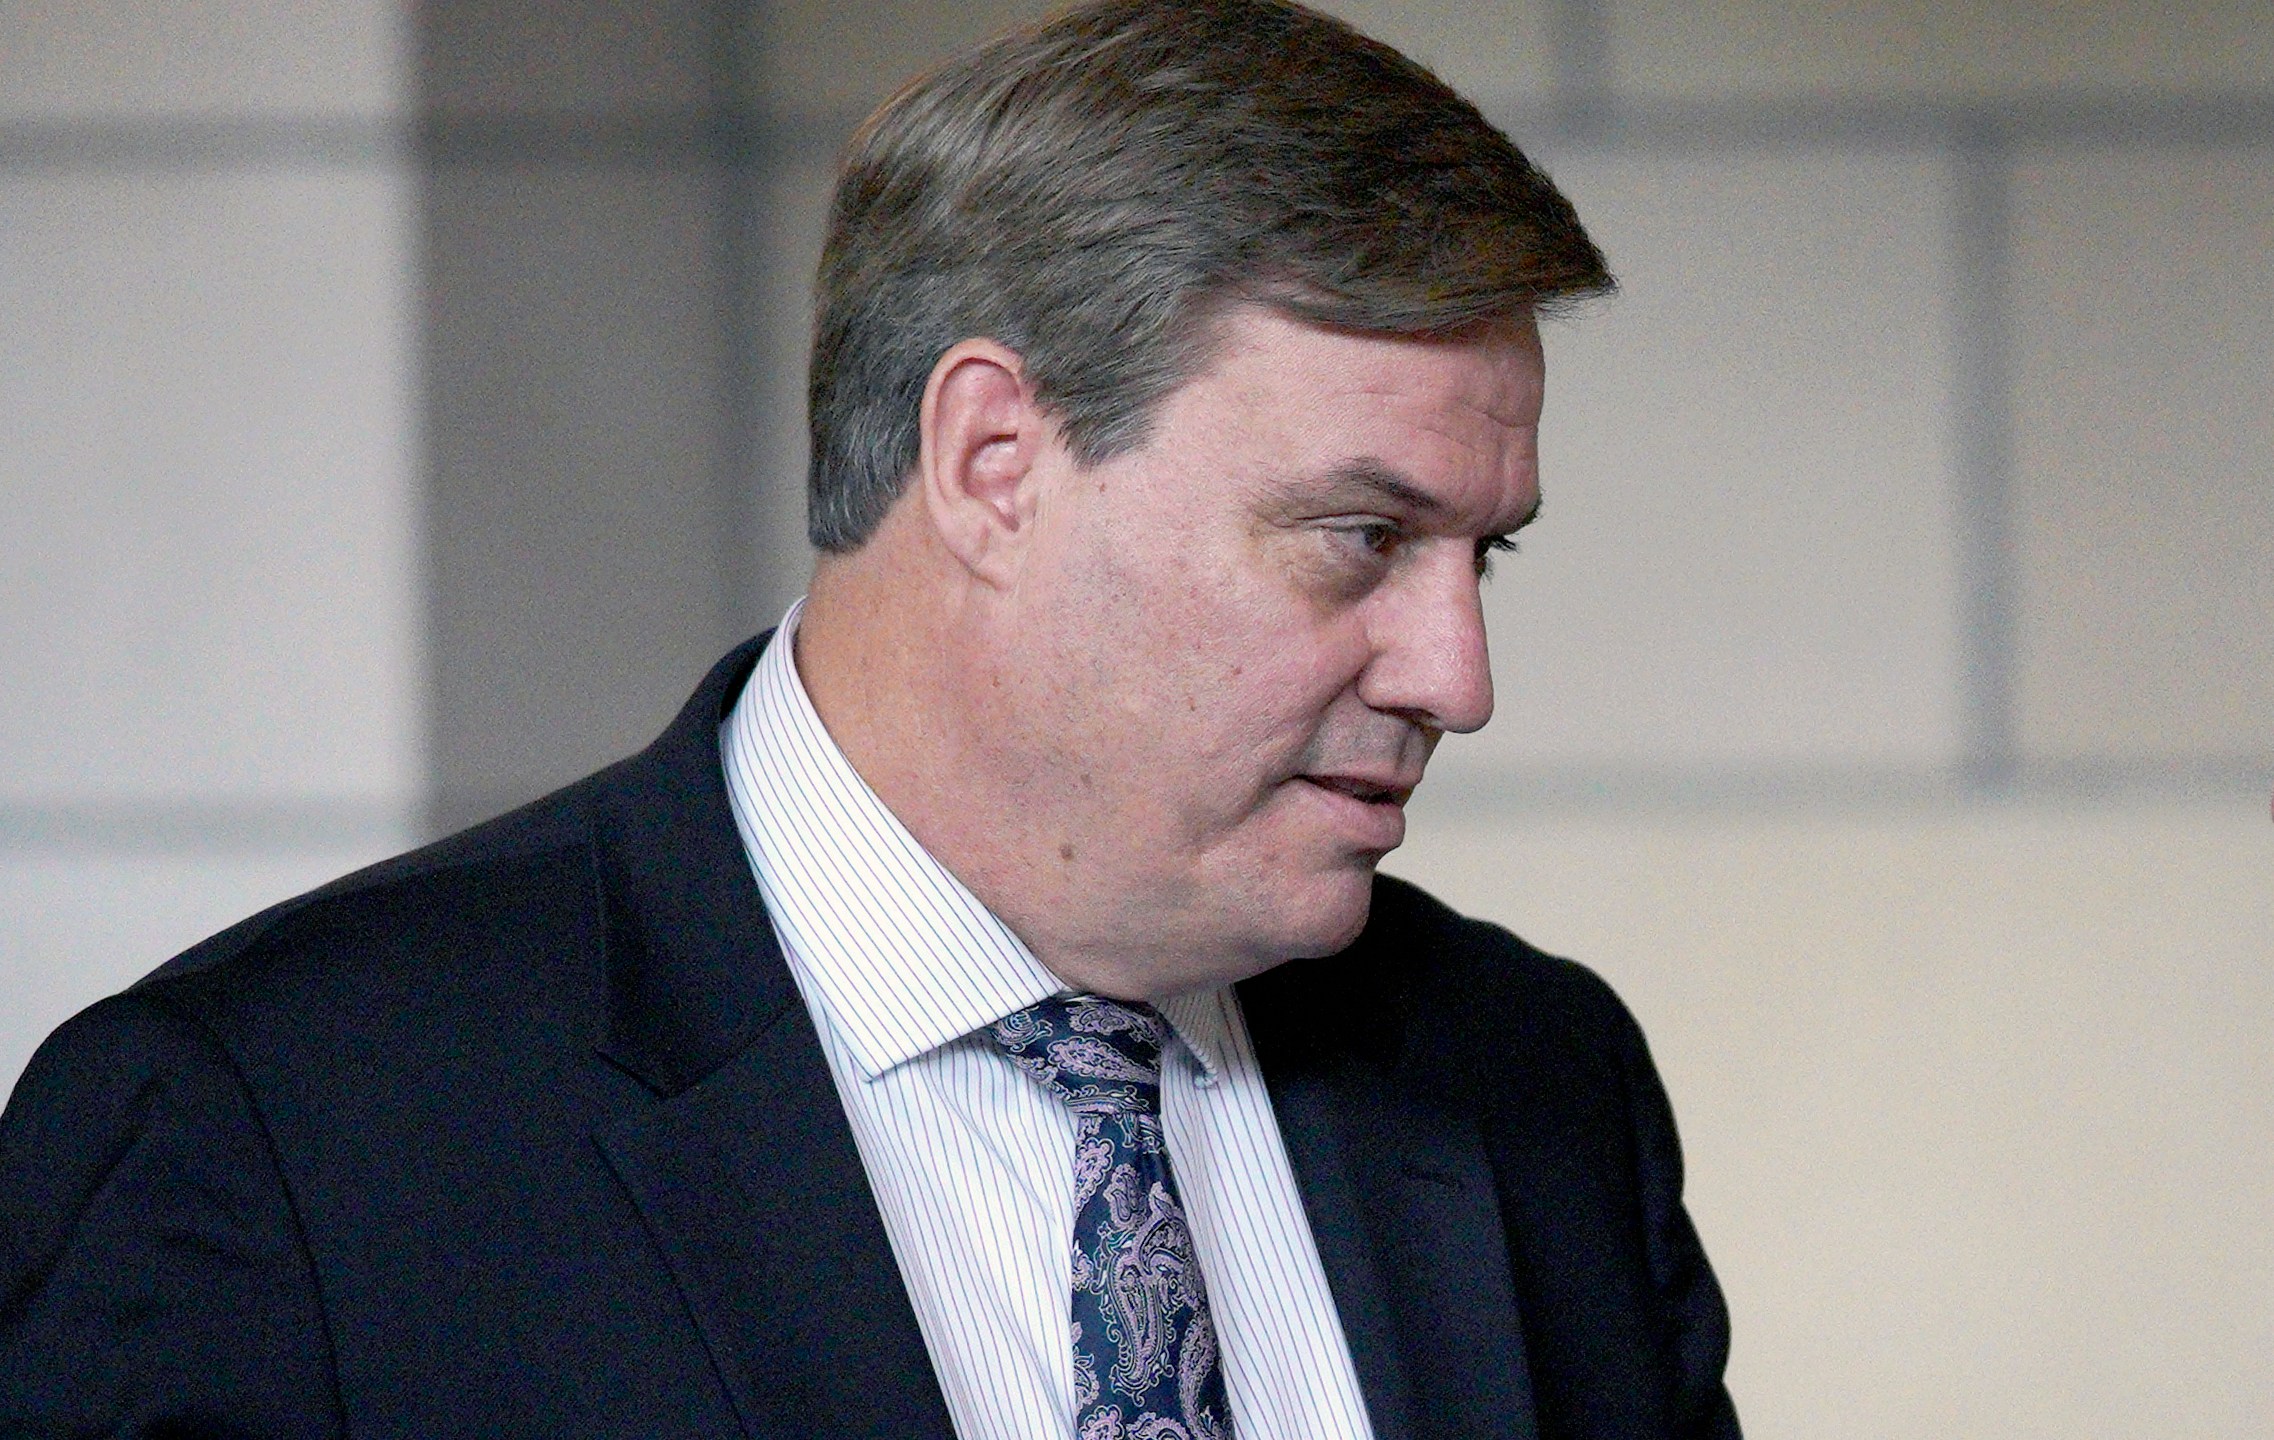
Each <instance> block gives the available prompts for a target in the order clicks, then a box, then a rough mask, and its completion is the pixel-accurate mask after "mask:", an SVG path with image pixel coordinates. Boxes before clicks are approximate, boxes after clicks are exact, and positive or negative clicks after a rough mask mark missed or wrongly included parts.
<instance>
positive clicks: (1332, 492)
mask: <svg viewBox="0 0 2274 1440" xmlns="http://www.w3.org/2000/svg"><path fill="white" fill-rule="evenodd" d="M1324 479H1325V482H1326V483H1325V485H1324V487H1323V498H1326V499H1328V500H1331V501H1332V502H1333V503H1335V504H1338V505H1339V504H1350V503H1354V502H1357V501H1360V500H1372V501H1376V502H1381V503H1386V504H1390V505H1395V506H1400V507H1403V508H1404V509H1407V510H1411V511H1413V512H1415V513H1417V514H1420V515H1426V516H1437V515H1442V514H1444V513H1445V510H1446V505H1445V502H1444V501H1442V500H1440V499H1438V498H1437V497H1436V496H1434V495H1432V494H1430V493H1429V492H1428V491H1426V490H1424V489H1422V488H1421V487H1420V486H1418V485H1416V484H1414V483H1413V482H1412V481H1410V480H1408V479H1406V478H1405V477H1404V476H1402V475H1400V474H1398V473H1397V472H1396V471H1395V470H1392V469H1391V468H1390V467H1389V466H1388V465H1385V464H1383V463H1382V462H1381V461H1380V460H1377V459H1375V458H1374V457H1373V456H1371V455H1368V456H1363V457H1361V458H1359V459H1356V460H1345V461H1343V462H1342V463H1341V464H1339V465H1336V466H1335V467H1334V468H1332V469H1330V470H1328V471H1327V472H1326V475H1325V477H1324ZM1314 498H1318V497H1314Z"/></svg>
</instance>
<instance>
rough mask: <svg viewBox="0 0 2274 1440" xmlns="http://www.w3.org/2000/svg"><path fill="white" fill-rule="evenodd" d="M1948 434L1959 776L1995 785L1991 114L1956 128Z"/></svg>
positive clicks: (2004, 718) (2009, 717)
mask: <svg viewBox="0 0 2274 1440" xmlns="http://www.w3.org/2000/svg"><path fill="white" fill-rule="evenodd" d="M1953 138H1954V144H1953V146H1952V156H1953V163H1954V166H1955V169H1956V176H1955V178H1956V181H1957V184H1956V194H1955V196H1954V201H1955V203H1954V206H1953V220H1954V226H1953V229H1954V232H1955V233H1954V235H1953V237H1952V242H1953V243H1952V250H1953V260H1954V264H1955V269H1956V272H1957V273H1956V276H1955V277H1954V278H1955V294H1956V316H1955V324H1956V332H1957V333H1956V335H1955V336H1954V337H1953V338H1954V341H1955V344H1954V346H1953V350H1954V354H1955V374H1954V375H1953V377H1952V388H1953V392H1954V398H1955V405H1954V410H1955V433H1954V434H1953V436H1952V440H1953V444H1952V447H1951V449H1952V463H1953V465H1954V467H1955V469H1956V472H1957V473H1956V476H1955V478H1956V481H1957V495H1958V522H1959V523H1958V540H1959V581H1960V594H1961V605H1962V607H1963V608H1962V618H1961V645H1962V647H1963V648H1962V654H1963V657H1964V673H1963V677H1962V684H1963V686H1964V706H1965V713H1964V717H1963V730H1962V735H1963V750H1962V753H1961V757H1960V762H1959V767H1960V777H1959V778H1960V780H1961V781H1962V783H1964V784H1965V785H1967V786H1968V787H1969V788H1971V789H1974V790H1977V791H1984V792H1995V791H2002V790H2006V789H2009V788H2011V787H2012V785H2013V784H2014V782H2015V780H2016V778H2017V773H2018V769H2019V745H2018V742H2017V740H2016V736H2015V723H2014V695H2013V686H2014V657H2015V634H2014V626H2015V601H2016V597H2015V595H2014V585H2015V576H2014V534H2013V496H2012V490H2013V377H2012V374H2011V365H2012V360H2011V354H2010V349H2009V345H2010V340H2009V336H2010V331H2011V326H2012V317H2011V308H2012V297H2011V294H2010V276H2011V270H2012V235H2011V216H2010V207H2011V195H2010V192H2011V187H2012V158H2011V147H2010V144H2009V141H2008V139H2007V137H2006V135H2005V132H2004V129H2003V127H2001V126H2000V125H1999V123H1998V122H1997V121H1996V120H1995V119H1994V118H1992V117H1989V116H1983V115H1969V116H1966V117H1964V118H1962V119H1961V121H1960V122H1959V124H1958V125H1957V127H1956V133H1955V135H1954V137H1953Z"/></svg>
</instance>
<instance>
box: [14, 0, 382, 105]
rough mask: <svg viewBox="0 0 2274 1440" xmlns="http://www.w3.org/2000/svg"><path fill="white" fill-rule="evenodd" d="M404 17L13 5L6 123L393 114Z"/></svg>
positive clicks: (288, 4) (356, 0) (372, 11)
mask: <svg viewBox="0 0 2274 1440" xmlns="http://www.w3.org/2000/svg"><path fill="white" fill-rule="evenodd" d="M403 18H404V17H403V15H402V13H401V10H400V7H399V6H398V5H396V4H394V3H392V0H132V3H129V0H8V3H7V4H6V5H5V6H4V7H0V120H119V119H130V118H149V117H158V116H167V117H177V116H197V117H202V118H218V119H245V118H254V117H259V118H269V119H307V118H327V117H329V118H338V117H356V118H379V117H385V116H390V115H394V114H396V113H398V112H399V111H400V110H401V109H402V107H403V101H404V95H405V93H406V90H407V88H408V81H409V77H408V75H407V73H406V67H405V64H404V62H405V59H406V56H405V54H404V51H405V48H406V47H405V45H404V36H403V33H402V25H403Z"/></svg>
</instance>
